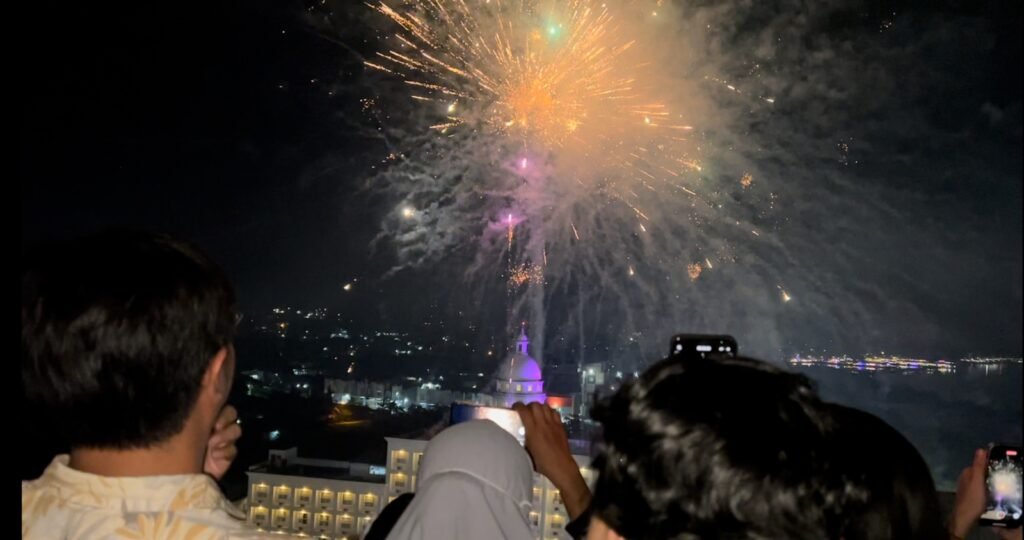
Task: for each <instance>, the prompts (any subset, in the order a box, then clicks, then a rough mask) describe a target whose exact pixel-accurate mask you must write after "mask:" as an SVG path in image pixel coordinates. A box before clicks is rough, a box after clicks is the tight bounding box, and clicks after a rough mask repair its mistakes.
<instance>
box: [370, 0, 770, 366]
mask: <svg viewBox="0 0 1024 540" xmlns="http://www.w3.org/2000/svg"><path fill="white" fill-rule="evenodd" d="M367 5H368V6H369V7H370V8H371V9H372V12H373V13H375V15H374V17H375V22H374V23H373V24H374V26H375V27H378V26H379V28H380V34H379V37H380V39H381V43H382V44H383V48H382V49H381V50H380V51H378V52H377V53H375V55H374V56H372V57H369V58H366V59H365V60H364V65H365V66H366V67H368V68H370V69H369V70H368V72H369V73H375V74H377V75H375V76H377V77H379V78H378V79H376V81H377V82H375V83H374V86H375V88H374V89H375V90H376V91H381V92H382V94H381V95H378V96H375V97H374V99H373V103H375V104H376V106H377V107H378V108H376V109H374V112H373V116H374V118H375V119H376V121H377V122H378V126H383V127H381V128H378V129H377V130H378V131H381V130H383V133H384V134H383V135H382V138H384V139H385V140H386V141H387V144H388V146H389V153H391V154H394V155H398V156H400V159H398V160H396V161H394V162H393V163H389V164H388V167H387V168H386V169H383V170H381V171H380V173H379V175H377V176H376V177H374V178H373V179H372V183H374V187H375V189H380V190H381V191H387V192H389V193H392V194H395V195H399V196H400V197H401V199H402V204H407V205H409V207H410V208H415V209H416V210H415V213H414V214H413V215H412V216H404V215H403V214H401V213H400V215H402V216H403V217H407V219H399V220H395V221H394V222H389V223H388V224H386V227H385V229H386V231H385V232H384V233H382V234H381V237H379V238H387V239H388V240H389V241H394V242H395V244H396V245H397V246H398V250H399V254H400V256H401V259H400V260H401V264H400V265H399V266H398V267H396V269H395V271H397V270H398V269H401V268H404V267H415V266H420V265H422V264H426V263H428V262H436V261H439V260H443V258H444V257H446V256H447V255H448V254H450V253H452V252H453V251H455V250H458V249H460V247H462V246H467V245H473V242H474V241H475V242H478V244H479V246H480V247H479V249H478V250H477V251H476V255H475V260H474V262H473V263H471V265H470V267H469V268H467V271H466V274H467V277H469V278H470V280H476V283H477V284H478V286H479V287H481V288H482V287H484V286H485V285H484V283H485V276H490V279H493V276H494V275H496V274H499V273H498V272H495V270H494V269H495V268H496V267H501V268H504V269H505V272H503V273H504V274H505V277H506V280H507V288H506V291H507V292H509V293H512V292H515V294H510V296H509V297H508V301H509V302H510V304H511V307H510V309H509V314H508V319H509V321H520V320H529V321H530V322H531V327H533V328H534V329H536V330H535V331H534V333H533V334H531V337H533V338H534V345H535V349H536V350H537V351H539V352H543V349H544V346H543V341H542V340H543V336H542V335H541V333H542V331H543V330H542V329H544V328H545V325H546V321H545V316H546V312H547V306H549V305H550V304H551V303H552V295H556V294H557V295H560V296H561V297H562V298H565V297H566V296H567V295H572V296H573V298H574V299H576V298H578V299H581V300H580V301H583V300H582V299H583V298H595V299H596V298H600V302H602V303H606V304H608V309H603V308H602V309H598V310H596V311H593V312H588V313H586V314H584V313H583V312H582V311H578V312H577V314H571V313H570V314H561V315H560V316H561V317H563V318H562V319H561V320H560V321H558V322H559V323H560V324H561V325H563V326H562V327H561V331H568V332H576V331H579V332H583V329H582V324H583V320H582V318H584V317H585V316H591V313H593V315H592V316H604V315H599V314H600V313H602V312H607V313H608V314H609V316H611V314H612V313H614V312H616V311H617V310H618V311H619V313H620V314H621V316H622V319H621V320H622V321H623V322H622V324H621V327H622V328H623V331H626V330H627V329H629V331H630V332H635V331H636V330H637V329H639V328H643V327H647V326H649V321H648V320H647V317H648V315H650V314H653V313H656V312H657V310H658V309H662V308H655V307H654V306H656V305H658V304H662V303H668V304H670V305H671V306H674V305H677V304H676V303H674V300H676V299H678V298H679V296H678V294H683V293H684V292H683V291H682V290H680V291H678V292H677V293H675V294H673V293H669V292H668V291H666V290H665V289H664V287H667V286H669V285H666V284H671V285H672V286H674V285H675V284H676V283H681V282H686V281H696V280H697V279H698V277H700V275H701V273H702V272H704V271H705V270H710V269H711V268H712V264H711V259H710V258H708V257H707V256H708V255H709V254H714V255H713V256H714V258H715V260H716V264H717V263H718V262H721V263H722V264H726V265H728V264H729V263H735V262H736V261H737V257H736V253H735V247H734V245H733V242H734V241H741V242H747V241H748V240H747V239H749V238H751V237H752V236H754V237H756V236H758V233H757V232H753V233H752V231H753V227H754V226H755V225H754V224H753V223H751V221H750V220H751V217H752V216H753V213H752V212H751V211H750V210H748V209H753V207H754V206H755V205H756V202H754V201H743V204H744V206H743V208H741V209H740V210H741V213H739V214H737V213H735V212H734V210H735V209H736V202H737V200H736V197H737V195H738V194H741V193H742V191H743V189H745V188H747V187H749V183H748V180H752V178H753V174H752V173H747V175H746V176H744V177H743V178H744V180H742V181H741V182H740V185H736V180H735V179H736V178H737V176H741V175H742V174H743V173H741V172H740V171H741V170H742V169H740V170H739V171H730V170H728V169H727V168H725V167H723V166H722V164H721V163H722V161H721V160H719V163H718V165H717V166H710V165H708V164H707V160H708V158H707V157H706V156H705V154H706V153H707V152H708V149H709V148H711V149H715V152H716V153H719V154H720V153H721V152H724V151H726V150H725V148H726V147H728V146H729V145H728V144H725V143H721V144H720V141H718V140H716V141H715V142H714V143H711V144H709V143H708V142H707V138H708V134H707V131H706V130H705V127H701V126H707V124H709V123H711V122H714V121H715V120H713V119H711V116H712V115H711V114H710V113H709V110H711V109H712V106H711V105H709V99H708V97H707V92H708V90H709V89H708V88H703V89H701V87H702V86H707V80H706V79H704V78H701V77H691V78H688V79H686V78H681V77H680V76H679V75H675V74H670V73H671V72H673V71H674V70H675V68H674V67H673V66H675V65H676V64H677V63H678V62H680V61H681V60H680V59H681V58H684V59H689V60H686V61H693V60H692V58H690V56H691V55H690V53H689V52H688V51H687V49H686V48H685V47H683V48H679V47H671V46H666V42H665V40H664V39H661V38H664V37H666V36H673V37H672V38H671V39H673V40H677V41H676V42H677V43H678V38H677V36H680V35H684V36H689V35H690V34H688V33H680V32H678V31H677V29H673V28H670V27H665V28H664V33H661V34H659V32H658V29H659V28H661V26H660V25H662V24H665V23H668V22H669V21H671V20H673V19H672V17H673V16H674V15H675V13H674V12H673V10H674V8H672V7H671V6H667V5H662V4H661V2H660V1H658V2H657V3H655V2H654V1H650V0H613V1H599V0H501V1H499V0H489V1H488V0H373V1H372V2H371V3H368V4H367ZM652 8H653V9H652ZM655 12H657V13H658V15H654V13H655ZM659 36H660V37H659ZM387 85H390V86H387ZM385 87H387V88H391V89H393V90H394V91H390V92H385V91H382V90H381V89H383V88H385ZM385 94H386V95H387V98H385V97H384V95H385ZM395 117H401V118H408V120H405V121H403V122H401V123H396V122H394V121H392V122H390V123H389V122H388V121H387V119H391V118H395ZM748 202H750V203H754V204H748ZM761 215H763V213H762V214H761ZM513 218H514V219H513ZM741 235H742V239H739V238H740V236H741ZM736 239H739V240H736ZM652 256H653V258H652ZM702 260H703V261H704V262H705V263H706V266H707V268H706V269H705V268H704V267H703V264H701V263H696V264H694V263H693V261H702ZM542 261H543V264H542V265H540V264H539V263H541V262H542ZM683 272H685V273H683ZM676 273H682V276H680V277H681V278H682V279H679V280H677V279H675V276H674V275H673V274H676ZM623 274H625V276H627V277H629V278H633V279H628V280H623V279H621V278H622V276H623ZM722 275H723V276H725V275H728V271H727V270H725V271H722ZM687 276H688V277H689V280H687ZM707 281H708V280H702V287H705V286H708V285H706V283H707ZM570 283H575V284H577V285H576V286H573V287H572V289H571V290H572V291H574V292H570V285H569V284H570ZM723 283H724V282H723ZM716 286H718V285H716ZM768 286H769V287H770V285H768ZM659 288H661V290H659ZM685 294H694V288H693V287H687V289H686V291H685ZM640 299H643V300H640ZM632 306H643V307H644V308H645V309H649V310H650V312H649V313H639V312H638V311H637V310H636V309H635V308H634V307H632ZM665 309H672V308H671V307H670V306H669V307H666V308H665ZM693 316H694V315H693V314H689V315H687V317H690V318H692V317H693ZM574 319H576V320H574ZM667 320H668V319H666V318H665V317H661V318H660V319H659V321H660V322H662V323H664V322H665V321H667ZM689 322H690V323H693V322H694V321H689ZM593 324H595V325H596V324H597V322H594V323H593ZM671 324H675V325H677V326H679V327H684V326H685V325H684V324H680V323H678V322H675V323H671ZM572 325H577V326H576V327H575V328H573V329H571V330H570V329H568V328H566V326H572Z"/></svg>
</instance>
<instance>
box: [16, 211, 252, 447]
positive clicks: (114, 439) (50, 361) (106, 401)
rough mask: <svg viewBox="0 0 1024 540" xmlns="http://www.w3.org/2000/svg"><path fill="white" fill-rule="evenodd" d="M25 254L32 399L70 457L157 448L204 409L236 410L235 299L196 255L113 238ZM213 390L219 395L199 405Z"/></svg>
mask: <svg viewBox="0 0 1024 540" xmlns="http://www.w3.org/2000/svg"><path fill="white" fill-rule="evenodd" d="M26 255H27V257H26V261H25V266H24V267H23V271H22V278H21V294H22V304H21V339H22V382H23V387H24V391H25V397H26V398H27V399H28V400H29V402H30V403H33V404H34V405H37V406H39V407H41V408H42V409H43V411H44V413H46V416H47V417H49V419H50V421H51V422H53V423H54V425H53V428H55V429H56V430H58V432H59V433H61V434H62V435H63V436H64V437H65V438H66V442H67V443H68V444H70V446H71V447H83V448H112V449H129V448H145V447H150V446H153V445H155V444H158V443H160V442H163V441H165V440H167V439H169V438H171V437H172V436H174V435H176V434H177V433H179V432H180V431H181V430H182V429H183V427H184V425H185V423H186V420H187V419H188V418H189V416H190V415H191V414H192V413H193V410H194V409H196V408H197V403H198V402H203V403H204V404H207V403H206V402H207V401H209V402H210V403H208V405H209V406H208V407H206V408H208V409H211V410H212V409H213V408H214V407H216V406H217V404H216V403H213V401H216V400H219V399H220V398H221V397H223V399H226V394H227V391H229V390H230V384H231V376H232V373H233V361H234V359H233V353H232V347H231V343H232V340H233V337H234V332H235V326H236V324H237V314H236V310H235V297H234V292H233V290H232V288H231V285H230V284H229V282H228V279H227V277H226V276H225V275H224V273H223V271H222V270H221V269H220V268H219V267H218V266H217V265H216V264H214V263H213V262H212V261H211V260H210V259H209V258H207V256H206V255H204V254H202V253H201V252H200V251H199V250H197V249H196V248H195V247H193V246H191V245H189V244H187V243H184V242H181V241H178V240H175V239H172V238H170V237H168V236H164V235H158V234H150V233H142V232H133V231H107V232H103V233H98V234H94V235H91V236H88V237H84V238H81V239H78V240H74V241H68V242H61V243H54V244H48V245H44V246H39V247H37V248H36V249H34V250H32V251H31V252H29V253H27V254H26ZM214 364H216V365H215V366H214ZM214 368H216V369H214ZM210 377H213V380H205V379H204V378H210ZM204 388H212V390H210V392H213V393H215V394H216V395H215V396H213V397H210V398H209V399H206V400H205V401H204V400H201V399H200V397H201V389H204ZM204 391H205V390H204ZM221 394H223V396H221ZM204 396H205V394H204ZM221 404H222V403H221ZM204 411H205V409H204ZM212 412H213V414H216V411H212ZM211 421H212V420H211Z"/></svg>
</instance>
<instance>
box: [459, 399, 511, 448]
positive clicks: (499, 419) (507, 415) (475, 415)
mask: <svg viewBox="0 0 1024 540" xmlns="http://www.w3.org/2000/svg"><path fill="white" fill-rule="evenodd" d="M484 419H486V420H490V421H491V422H494V423H495V424H498V427H500V428H502V429H504V430H505V431H507V432H509V434H511V435H512V436H513V437H515V438H516V440H517V441H519V444H525V443H526V429H525V428H524V427H523V419H522V418H520V417H519V413H517V412H516V411H513V410H512V409H503V408H501V407H484V406H483V405H469V404H466V403H452V413H451V421H450V422H449V425H452V426H454V425H455V424H459V423H462V422H465V421H467V420H484Z"/></svg>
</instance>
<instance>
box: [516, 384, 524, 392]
mask: <svg viewBox="0 0 1024 540" xmlns="http://www.w3.org/2000/svg"><path fill="white" fill-rule="evenodd" d="M522 391H523V385H521V384H517V385H516V392H522Z"/></svg>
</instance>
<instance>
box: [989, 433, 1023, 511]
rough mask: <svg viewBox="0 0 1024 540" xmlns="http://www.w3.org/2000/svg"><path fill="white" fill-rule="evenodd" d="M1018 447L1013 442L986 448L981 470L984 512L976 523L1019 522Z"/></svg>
mask: <svg viewBox="0 0 1024 540" xmlns="http://www.w3.org/2000/svg"><path fill="white" fill-rule="evenodd" d="M1020 452H1021V449H1020V448H1018V447H1013V446H1005V445H999V446H993V447H992V449H991V450H989V452H988V466H987V467H986V470H985V492H986V505H985V513H983V514H982V515H981V518H980V519H979V520H978V522H979V524H981V525H987V526H990V527H1005V528H1015V527H1020V526H1021V518H1022V513H1024V509H1022V506H1024V497H1022V481H1024V478H1022V472H1024V469H1022V462H1021V453H1020Z"/></svg>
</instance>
